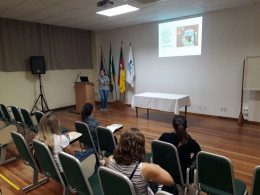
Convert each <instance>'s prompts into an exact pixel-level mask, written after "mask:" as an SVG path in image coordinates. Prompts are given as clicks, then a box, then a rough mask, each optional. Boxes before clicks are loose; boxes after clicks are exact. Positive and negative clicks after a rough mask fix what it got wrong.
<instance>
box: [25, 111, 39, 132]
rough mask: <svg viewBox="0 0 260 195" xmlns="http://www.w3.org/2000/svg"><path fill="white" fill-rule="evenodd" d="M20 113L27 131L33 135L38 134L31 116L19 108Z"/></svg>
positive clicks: (36, 126)
mask: <svg viewBox="0 0 260 195" xmlns="http://www.w3.org/2000/svg"><path fill="white" fill-rule="evenodd" d="M21 113H22V116H23V119H24V123H25V125H26V127H27V128H28V129H29V130H31V131H33V132H34V133H38V125H34V124H33V121H32V118H31V115H30V113H29V112H28V110H26V109H24V108H21Z"/></svg>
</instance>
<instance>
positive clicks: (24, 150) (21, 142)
mask: <svg viewBox="0 0 260 195" xmlns="http://www.w3.org/2000/svg"><path fill="white" fill-rule="evenodd" d="M11 136H12V138H13V141H14V143H15V146H16V148H17V150H18V152H19V155H20V157H21V159H22V160H23V162H24V164H25V165H29V166H31V167H32V168H33V169H36V170H37V171H38V172H40V170H39V167H38V166H37V164H36V162H35V160H34V157H33V155H32V152H31V150H30V148H29V147H28V145H27V143H26V141H25V139H24V137H23V136H22V135H21V134H20V133H17V132H14V131H12V132H11Z"/></svg>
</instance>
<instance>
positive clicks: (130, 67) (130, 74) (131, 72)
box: [126, 44, 135, 87]
mask: <svg viewBox="0 0 260 195" xmlns="http://www.w3.org/2000/svg"><path fill="white" fill-rule="evenodd" d="M134 77H135V67H134V59H133V51H132V47H131V44H130V49H129V57H128V64H127V72H126V81H127V82H128V83H129V84H130V85H131V86H132V87H134Z"/></svg>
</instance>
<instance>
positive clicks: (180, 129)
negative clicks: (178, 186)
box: [159, 115, 201, 181]
mask: <svg viewBox="0 0 260 195" xmlns="http://www.w3.org/2000/svg"><path fill="white" fill-rule="evenodd" d="M172 126H173V128H174V131H175V132H172V133H163V134H162V135H161V137H160V138H159V140H160V141H164V142H168V143H171V144H173V145H174V146H175V147H176V148H177V150H178V154H179V158H180V163H181V169H182V175H183V178H184V181H185V180H186V169H187V167H188V166H190V165H191V164H192V162H195V159H196V155H197V153H198V152H199V151H201V149H200V146H199V144H198V143H197V142H196V141H195V140H194V139H192V137H191V135H190V133H189V131H188V129H187V120H186V118H185V117H184V116H182V115H174V117H173V119H172ZM191 154H193V157H191Z"/></svg>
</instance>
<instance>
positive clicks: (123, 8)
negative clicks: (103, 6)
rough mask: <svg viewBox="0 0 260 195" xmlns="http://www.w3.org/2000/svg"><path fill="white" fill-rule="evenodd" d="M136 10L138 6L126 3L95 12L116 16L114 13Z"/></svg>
mask: <svg viewBox="0 0 260 195" xmlns="http://www.w3.org/2000/svg"><path fill="white" fill-rule="evenodd" d="M137 10H139V8H137V7H134V6H131V5H128V4H126V5H121V6H118V7H113V8H111V9H107V10H103V11H100V12H96V13H97V14H101V15H104V16H109V17H110V16H116V15H120V14H125V13H129V12H133V11H137Z"/></svg>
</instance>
